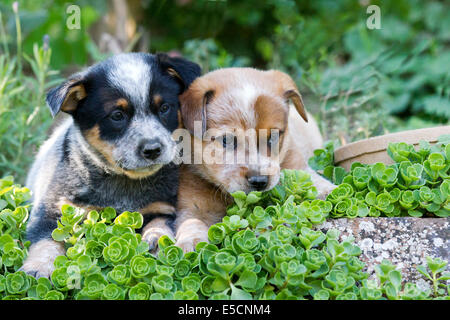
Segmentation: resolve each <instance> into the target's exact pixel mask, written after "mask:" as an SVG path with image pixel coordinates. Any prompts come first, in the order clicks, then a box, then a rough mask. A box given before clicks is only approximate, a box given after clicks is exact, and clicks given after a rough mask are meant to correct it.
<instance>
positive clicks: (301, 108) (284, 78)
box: [270, 70, 308, 122]
mask: <svg viewBox="0 0 450 320" xmlns="http://www.w3.org/2000/svg"><path fill="white" fill-rule="evenodd" d="M270 72H272V73H273V75H274V77H275V81H276V83H277V84H278V89H279V92H280V94H281V95H282V96H283V97H284V99H286V100H291V101H292V102H293V103H294V105H295V108H296V109H297V112H298V113H299V114H300V116H301V117H302V118H303V120H305V122H308V115H307V113H306V109H305V105H304V104H303V99H302V96H301V94H300V92H299V91H298V88H297V85H296V84H295V82H294V80H292V78H291V77H290V76H288V75H287V74H286V73H284V72H281V71H278V70H271V71H270Z"/></svg>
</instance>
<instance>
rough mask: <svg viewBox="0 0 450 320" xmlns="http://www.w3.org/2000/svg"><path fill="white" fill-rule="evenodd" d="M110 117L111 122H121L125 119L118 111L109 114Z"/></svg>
mask: <svg viewBox="0 0 450 320" xmlns="http://www.w3.org/2000/svg"><path fill="white" fill-rule="evenodd" d="M110 117H111V119H112V120H113V121H122V120H124V119H125V114H124V113H123V112H122V111H120V110H116V111H114V112H113V113H111V116H110Z"/></svg>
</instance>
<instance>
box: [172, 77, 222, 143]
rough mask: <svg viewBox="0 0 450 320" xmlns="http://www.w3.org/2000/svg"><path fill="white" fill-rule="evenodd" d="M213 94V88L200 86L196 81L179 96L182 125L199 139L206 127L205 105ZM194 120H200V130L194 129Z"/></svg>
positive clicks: (206, 105)
mask: <svg viewBox="0 0 450 320" xmlns="http://www.w3.org/2000/svg"><path fill="white" fill-rule="evenodd" d="M213 96H214V90H212V89H205V88H202V87H201V85H200V84H197V83H194V85H193V86H192V87H191V88H189V90H187V91H185V92H184V93H183V94H182V95H181V96H180V105H181V116H182V118H183V125H184V127H185V128H186V129H188V130H189V132H190V133H191V134H193V135H194V136H196V137H197V138H199V139H202V138H203V134H204V133H205V131H206V129H207V127H206V124H207V120H208V119H207V107H208V103H209V102H210V101H211V99H212V98H213ZM195 122H201V132H199V131H198V130H195ZM200 134H201V136H200Z"/></svg>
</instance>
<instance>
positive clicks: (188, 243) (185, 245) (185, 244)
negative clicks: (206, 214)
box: [175, 236, 208, 253]
mask: <svg viewBox="0 0 450 320" xmlns="http://www.w3.org/2000/svg"><path fill="white" fill-rule="evenodd" d="M199 242H208V237H201V236H193V237H186V238H183V239H180V240H177V242H176V243H175V245H176V246H178V247H180V248H181V249H183V252H184V253H188V252H191V251H195V247H196V246H197V244H198V243H199Z"/></svg>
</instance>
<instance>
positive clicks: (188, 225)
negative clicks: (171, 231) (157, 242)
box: [175, 218, 209, 253]
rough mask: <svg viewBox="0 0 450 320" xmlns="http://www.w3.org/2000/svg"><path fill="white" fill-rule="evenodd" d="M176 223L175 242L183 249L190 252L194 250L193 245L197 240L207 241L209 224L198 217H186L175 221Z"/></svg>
mask: <svg viewBox="0 0 450 320" xmlns="http://www.w3.org/2000/svg"><path fill="white" fill-rule="evenodd" d="M176 225H177V235H176V239H177V242H176V243H175V245H176V246H179V247H180V248H181V249H183V251H184V252H185V253H186V252H190V251H194V250H195V246H196V245H197V244H198V243H199V242H208V229H209V225H208V224H206V223H205V222H204V221H202V220H200V219H198V218H188V219H185V220H183V221H182V222H178V223H177V222H176Z"/></svg>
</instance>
